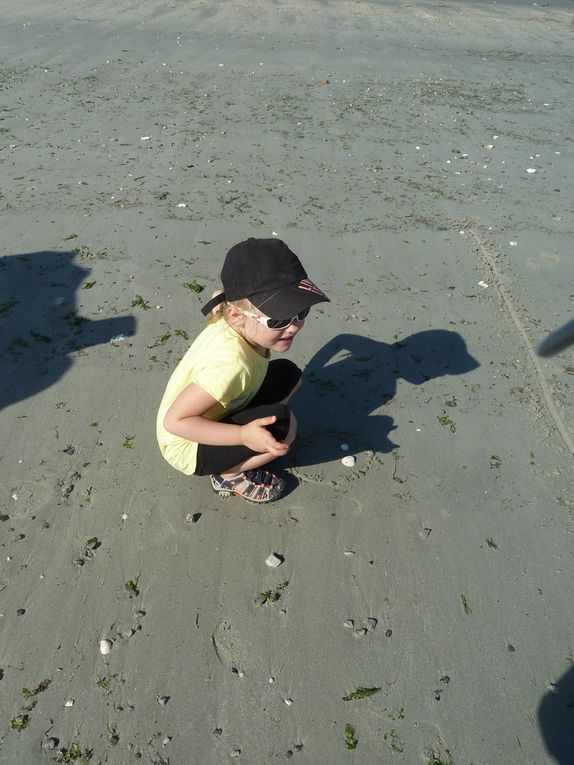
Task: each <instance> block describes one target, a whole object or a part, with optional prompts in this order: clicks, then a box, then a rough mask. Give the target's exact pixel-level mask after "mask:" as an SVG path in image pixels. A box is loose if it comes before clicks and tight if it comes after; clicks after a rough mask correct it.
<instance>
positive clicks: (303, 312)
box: [297, 308, 311, 321]
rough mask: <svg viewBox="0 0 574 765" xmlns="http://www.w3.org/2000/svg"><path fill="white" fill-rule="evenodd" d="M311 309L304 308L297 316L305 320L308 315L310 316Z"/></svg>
mask: <svg viewBox="0 0 574 765" xmlns="http://www.w3.org/2000/svg"><path fill="white" fill-rule="evenodd" d="M310 310H311V309H310V308H304V309H303V310H302V311H300V312H299V313H298V314H297V318H298V319H299V321H303V319H306V318H307V316H309V311H310Z"/></svg>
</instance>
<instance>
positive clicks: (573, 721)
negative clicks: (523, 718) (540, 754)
mask: <svg viewBox="0 0 574 765" xmlns="http://www.w3.org/2000/svg"><path fill="white" fill-rule="evenodd" d="M538 723H539V725H540V730H541V731H542V736H543V738H544V743H545V744H546V748H547V749H548V751H549V753H550V754H551V755H552V757H554V758H555V760H556V761H557V762H558V764H559V765H574V667H571V668H570V669H569V670H568V671H567V672H566V673H565V674H564V675H563V676H562V677H561V678H560V680H559V681H558V682H557V683H556V685H555V686H554V688H553V689H552V691H551V692H549V693H547V694H546V695H545V696H543V697H542V701H541V702H540V706H539V707H538Z"/></svg>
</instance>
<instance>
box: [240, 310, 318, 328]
mask: <svg viewBox="0 0 574 765" xmlns="http://www.w3.org/2000/svg"><path fill="white" fill-rule="evenodd" d="M233 307H234V308H235V310H236V311H239V313H241V314H243V316H247V317H249V318H250V319H255V321H256V322H258V323H259V324H261V325H262V326H263V327H265V329H270V330H272V331H273V332H281V331H282V330H284V329H288V328H289V327H290V326H291V324H294V323H295V322H297V324H303V322H304V321H305V319H306V318H307V316H308V315H309V311H310V310H311V308H310V307H309V308H304V309H303V311H300V312H299V313H303V312H304V311H307V313H306V315H305V316H304V317H303V318H302V319H300V318H299V314H295V316H292V317H291V319H290V320H289V324H286V325H285V326H284V327H270V326H269V325H268V323H267V322H268V321H276V319H272V318H271V317H269V316H260V315H259V314H257V313H251V311H244V310H243V308H238V307H237V306H236V305H235V306H233ZM285 321H287V319H285Z"/></svg>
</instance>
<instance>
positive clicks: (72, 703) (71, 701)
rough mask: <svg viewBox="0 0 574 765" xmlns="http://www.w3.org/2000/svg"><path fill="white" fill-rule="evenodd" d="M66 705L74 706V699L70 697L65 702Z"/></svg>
mask: <svg viewBox="0 0 574 765" xmlns="http://www.w3.org/2000/svg"><path fill="white" fill-rule="evenodd" d="M64 706H65V707H73V706H74V699H68V700H67V701H66V703H65V704H64Z"/></svg>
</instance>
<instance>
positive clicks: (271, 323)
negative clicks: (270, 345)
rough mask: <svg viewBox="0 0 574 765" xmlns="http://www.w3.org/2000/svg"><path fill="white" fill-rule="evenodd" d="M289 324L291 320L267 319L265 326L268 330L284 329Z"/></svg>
mask: <svg viewBox="0 0 574 765" xmlns="http://www.w3.org/2000/svg"><path fill="white" fill-rule="evenodd" d="M290 324H291V319H268V320H267V326H268V327H269V329H285V328H286V327H288V326H289V325H290Z"/></svg>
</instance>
